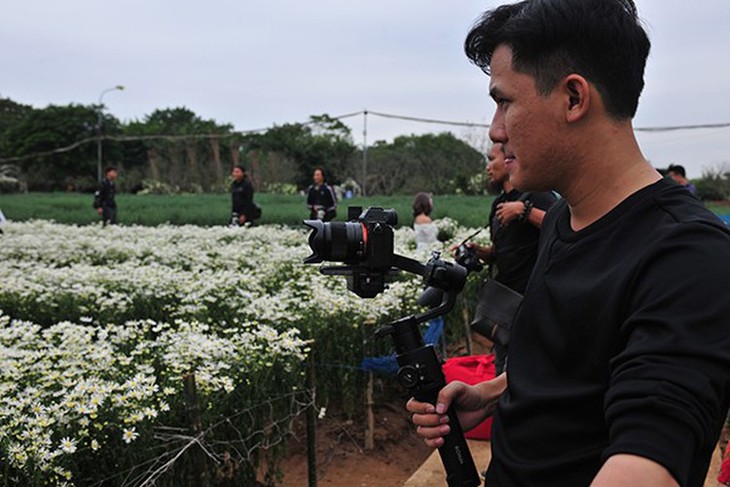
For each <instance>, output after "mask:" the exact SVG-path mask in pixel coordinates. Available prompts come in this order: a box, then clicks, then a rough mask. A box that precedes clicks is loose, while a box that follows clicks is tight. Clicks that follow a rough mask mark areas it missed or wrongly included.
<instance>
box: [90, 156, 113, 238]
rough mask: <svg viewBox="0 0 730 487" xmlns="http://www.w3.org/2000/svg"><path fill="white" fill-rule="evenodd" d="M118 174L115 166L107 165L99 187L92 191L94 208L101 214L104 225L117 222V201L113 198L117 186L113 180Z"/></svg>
mask: <svg viewBox="0 0 730 487" xmlns="http://www.w3.org/2000/svg"><path fill="white" fill-rule="evenodd" d="M118 174H119V173H118V171H117V168H116V167H114V166H109V167H107V168H106V170H105V171H104V180H103V181H102V182H101V183H99V189H97V190H96V192H95V193H94V208H96V211H97V213H99V215H101V221H102V224H103V225H104V226H106V225H107V224H109V225H114V224H116V223H117V202H116V200H115V196H116V192H117V188H116V185H115V184H114V181H115V180H116V179H117V176H118Z"/></svg>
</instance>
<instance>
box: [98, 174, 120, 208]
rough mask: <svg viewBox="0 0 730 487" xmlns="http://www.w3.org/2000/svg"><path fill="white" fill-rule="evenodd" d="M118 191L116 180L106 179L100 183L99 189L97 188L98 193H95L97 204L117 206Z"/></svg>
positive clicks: (110, 206) (101, 206)
mask: <svg viewBox="0 0 730 487" xmlns="http://www.w3.org/2000/svg"><path fill="white" fill-rule="evenodd" d="M116 193H117V188H116V185H115V184H114V181H110V180H108V179H104V180H103V181H102V182H101V183H99V189H98V190H96V194H95V195H94V200H95V204H98V205H99V206H98V207H99V208H116V207H117V202H116V200H115V196H116Z"/></svg>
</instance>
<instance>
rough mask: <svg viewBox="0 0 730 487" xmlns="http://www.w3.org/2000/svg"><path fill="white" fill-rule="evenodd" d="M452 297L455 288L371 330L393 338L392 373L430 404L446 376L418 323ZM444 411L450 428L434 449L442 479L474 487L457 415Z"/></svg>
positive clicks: (471, 461)
mask: <svg viewBox="0 0 730 487" xmlns="http://www.w3.org/2000/svg"><path fill="white" fill-rule="evenodd" d="M455 299H456V292H450V293H445V296H444V300H443V302H442V304H441V305H440V306H438V307H437V308H435V309H433V310H430V312H426V313H422V314H419V315H417V316H407V317H405V318H401V319H400V320H397V321H394V322H393V323H390V324H388V325H385V326H383V327H381V328H379V329H378V330H376V332H375V336H376V337H378V338H382V337H384V336H388V335H390V337H391V338H392V339H393V343H394V344H395V350H396V360H397V361H398V365H399V367H400V368H399V369H398V373H397V376H396V377H397V380H398V383H400V384H401V385H402V386H403V387H405V388H406V389H408V391H409V392H410V393H411V394H413V397H415V398H416V399H417V400H418V401H421V402H428V403H431V404H433V405H434V406H435V405H436V401H437V399H438V393H439V391H440V390H441V389H442V388H443V387H444V386H445V385H446V377H445V376H444V373H443V369H442V368H441V361H440V360H439V358H438V355H437V354H436V349H435V348H434V347H433V346H432V345H426V344H425V343H424V341H423V336H422V335H421V332H420V331H419V329H418V325H419V323H422V322H423V321H426V320H428V319H430V318H431V317H433V316H438V315H440V314H443V312H444V311H443V310H444V309H447V307H448V309H450V307H451V306H452V305H453V301H454V300H455ZM449 303H450V304H449ZM447 414H448V416H449V426H450V427H451V431H450V432H449V434H448V435H446V436H444V444H443V445H441V446H440V447H439V449H438V450H439V455H440V456H441V462H442V463H443V465H444V470H446V483H447V484H448V485H449V487H476V486H478V485H480V484H481V480H480V478H479V473H478V472H477V469H476V466H475V465H474V459H473V458H472V456H471V452H470V451H469V445H468V444H467V442H466V438H464V432H463V430H462V429H461V424H460V423H459V418H458V417H457V415H456V411H455V410H454V409H453V408H450V409H449V411H448V412H447Z"/></svg>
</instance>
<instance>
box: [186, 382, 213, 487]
mask: <svg viewBox="0 0 730 487" xmlns="http://www.w3.org/2000/svg"><path fill="white" fill-rule="evenodd" d="M183 385H184V391H185V404H186V409H187V413H188V421H189V423H190V434H191V435H192V436H193V437H195V438H199V437H200V434H201V433H202V431H203V427H202V422H201V419H200V404H199V403H198V393H197V390H196V388H195V374H185V375H184V376H183ZM190 456H191V463H192V466H193V474H192V477H193V478H192V484H193V485H195V486H196V487H197V486H200V487H208V486H209V485H210V478H209V476H208V468H207V462H206V458H205V452H203V449H202V448H200V446H198V445H196V446H193V447H192V448H190Z"/></svg>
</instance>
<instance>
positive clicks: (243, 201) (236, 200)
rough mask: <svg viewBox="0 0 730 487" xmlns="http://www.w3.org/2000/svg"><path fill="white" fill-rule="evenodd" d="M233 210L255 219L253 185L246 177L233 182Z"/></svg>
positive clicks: (247, 218)
mask: <svg viewBox="0 0 730 487" xmlns="http://www.w3.org/2000/svg"><path fill="white" fill-rule="evenodd" d="M231 212H232V213H238V214H239V215H246V220H252V219H253V185H252V184H251V182H250V181H249V180H248V179H246V178H244V179H242V180H241V181H233V183H232V184H231Z"/></svg>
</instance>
